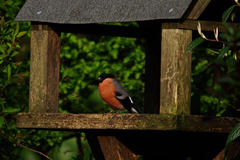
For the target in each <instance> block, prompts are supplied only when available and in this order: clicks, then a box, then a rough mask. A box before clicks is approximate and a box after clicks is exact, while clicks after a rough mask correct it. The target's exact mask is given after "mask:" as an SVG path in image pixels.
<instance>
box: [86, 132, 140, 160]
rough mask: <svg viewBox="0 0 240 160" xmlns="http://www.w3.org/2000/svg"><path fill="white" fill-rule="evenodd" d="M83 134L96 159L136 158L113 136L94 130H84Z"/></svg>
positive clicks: (123, 159) (135, 159) (133, 159)
mask: <svg viewBox="0 0 240 160" xmlns="http://www.w3.org/2000/svg"><path fill="white" fill-rule="evenodd" d="M85 134H86V136H87V140H88V143H89V145H90V147H91V150H92V153H93V155H94V158H95V159H96V160H103V159H105V160H112V159H120V160H121V159H122V160H125V159H126V160H128V159H131V160H137V155H136V154H135V153H133V152H132V151H131V150H130V149H129V148H128V147H127V146H125V145H124V144H123V143H122V142H121V141H120V140H118V139H117V138H116V137H115V136H112V135H108V134H107V133H102V132H100V133H99V132H94V131H86V132H85Z"/></svg>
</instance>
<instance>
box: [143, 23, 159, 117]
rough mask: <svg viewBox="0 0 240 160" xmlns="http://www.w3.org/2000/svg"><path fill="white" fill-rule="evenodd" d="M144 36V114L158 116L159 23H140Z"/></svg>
mask: <svg viewBox="0 0 240 160" xmlns="http://www.w3.org/2000/svg"><path fill="white" fill-rule="evenodd" d="M140 27H142V28H143V31H144V32H145V34H146V45H147V46H146V60H145V63H146V64H145V97H144V101H145V102H144V103H145V104H144V113H155V114H159V106H160V85H161V84H160V72H161V23H160V22H155V23H150V22H148V23H146V24H145V23H142V24H141V23H140Z"/></svg>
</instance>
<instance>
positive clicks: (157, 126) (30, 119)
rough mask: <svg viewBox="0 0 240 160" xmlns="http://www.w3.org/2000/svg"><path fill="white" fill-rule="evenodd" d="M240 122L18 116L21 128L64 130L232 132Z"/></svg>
mask: <svg viewBox="0 0 240 160" xmlns="http://www.w3.org/2000/svg"><path fill="white" fill-rule="evenodd" d="M239 122H240V118H234V117H209V116H199V115H188V116H187V115H170V114H117V115H114V114H63V113H19V114H18V115H17V127H18V128H38V129H63V130H68V129H79V130H90V129H98V130H104V129H110V130H159V131H160V130H163V131H165V130H176V131H193V132H217V133H229V132H230V131H231V129H232V128H233V127H234V126H235V125H236V124H237V123H239Z"/></svg>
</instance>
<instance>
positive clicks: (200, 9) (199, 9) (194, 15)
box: [187, 0, 211, 19]
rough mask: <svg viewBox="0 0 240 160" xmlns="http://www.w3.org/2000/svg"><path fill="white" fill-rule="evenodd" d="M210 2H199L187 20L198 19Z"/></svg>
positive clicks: (207, 0) (205, 0) (202, 0)
mask: <svg viewBox="0 0 240 160" xmlns="http://www.w3.org/2000/svg"><path fill="white" fill-rule="evenodd" d="M210 2H211V0H198V1H197V3H196V4H195V5H194V7H193V9H192V10H191V12H190V13H189V15H188V17H187V19H198V17H199V16H200V15H201V14H202V12H203V11H204V10H205V9H206V7H207V6H208V4H209V3H210Z"/></svg>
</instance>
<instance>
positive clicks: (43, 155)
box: [16, 142, 53, 160]
mask: <svg viewBox="0 0 240 160" xmlns="http://www.w3.org/2000/svg"><path fill="white" fill-rule="evenodd" d="M16 144H17V145H19V146H21V147H24V148H26V149H28V150H30V151H33V152H36V153H38V154H41V155H42V156H44V157H46V158H47V159H50V160H53V159H52V158H50V157H48V156H47V155H46V154H43V153H42V152H39V151H37V150H34V149H31V148H28V147H26V146H24V145H22V144H20V143H17V142H16Z"/></svg>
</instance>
